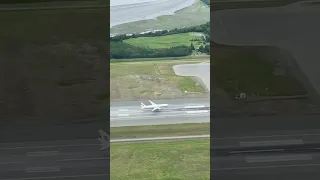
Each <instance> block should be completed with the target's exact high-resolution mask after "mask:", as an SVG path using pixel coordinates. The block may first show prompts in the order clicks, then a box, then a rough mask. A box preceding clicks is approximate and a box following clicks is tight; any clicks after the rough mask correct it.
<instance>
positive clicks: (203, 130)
mask: <svg viewBox="0 0 320 180" xmlns="http://www.w3.org/2000/svg"><path fill="white" fill-rule="evenodd" d="M110 130H111V138H112V139H118V138H142V137H161V136H162V137H163V136H189V135H206V134H210V123H197V124H173V125H154V126H133V127H111V128H110Z"/></svg>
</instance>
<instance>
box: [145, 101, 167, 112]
mask: <svg viewBox="0 0 320 180" xmlns="http://www.w3.org/2000/svg"><path fill="white" fill-rule="evenodd" d="M149 102H150V103H151V105H145V104H143V103H142V102H141V109H152V112H154V111H160V110H161V108H162V107H168V104H156V103H154V102H152V101H150V100H149Z"/></svg>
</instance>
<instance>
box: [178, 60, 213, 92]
mask: <svg viewBox="0 0 320 180" xmlns="http://www.w3.org/2000/svg"><path fill="white" fill-rule="evenodd" d="M173 70H174V72H175V73H176V75H178V76H193V77H198V78H199V79H200V81H201V84H202V85H203V86H204V88H205V89H206V90H207V91H210V63H197V64H180V65H175V66H173Z"/></svg>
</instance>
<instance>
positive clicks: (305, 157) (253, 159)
mask: <svg viewBox="0 0 320 180" xmlns="http://www.w3.org/2000/svg"><path fill="white" fill-rule="evenodd" d="M245 159H246V161H247V162H249V163H256V162H277V161H298V160H312V155H297V154H296V155H282V156H279V155H278V156H256V157H246V158H245Z"/></svg>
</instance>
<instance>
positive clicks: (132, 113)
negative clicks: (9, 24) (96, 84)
mask: <svg viewBox="0 0 320 180" xmlns="http://www.w3.org/2000/svg"><path fill="white" fill-rule="evenodd" d="M143 102H144V103H145V104H146V105H148V104H150V103H149V102H148V101H143ZM153 102H154V103H156V104H161V103H166V104H169V106H168V108H162V109H161V111H160V112H152V111H151V110H141V108H140V101H128V102H114V103H111V107H110V127H120V126H143V125H161V124H182V123H203V122H210V102H209V98H197V99H175V100H154V101H153ZM188 106H191V108H189V107H188ZM192 107H196V108H192Z"/></svg>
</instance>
